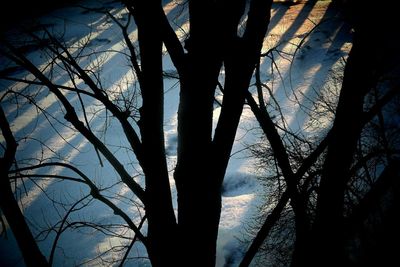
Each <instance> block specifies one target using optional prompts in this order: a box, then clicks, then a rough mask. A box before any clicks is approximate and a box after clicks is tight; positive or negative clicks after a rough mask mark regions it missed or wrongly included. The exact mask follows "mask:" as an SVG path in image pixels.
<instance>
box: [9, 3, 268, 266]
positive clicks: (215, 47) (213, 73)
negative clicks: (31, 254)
mask: <svg viewBox="0 0 400 267" xmlns="http://www.w3.org/2000/svg"><path fill="white" fill-rule="evenodd" d="M123 2H124V4H125V7H126V9H127V10H128V13H129V14H128V17H129V19H128V21H130V16H132V18H133V19H134V22H135V27H137V40H135V39H133V38H132V37H131V36H129V33H128V27H129V25H127V24H126V25H124V24H123V23H122V22H120V21H119V20H118V18H117V17H113V15H112V13H111V12H109V15H111V19H112V20H113V21H114V22H115V23H116V24H118V25H119V26H120V28H121V30H122V38H124V41H125V45H126V48H127V49H126V52H127V53H128V55H127V56H128V58H129V60H130V65H131V68H132V71H133V73H134V76H135V78H136V81H135V84H136V85H138V86H139V87H140V100H139V106H140V108H137V106H135V105H134V103H131V102H129V101H128V100H129V99H128V98H127V96H128V95H129V94H128V95H126V94H124V93H120V94H118V92H117V93H115V92H110V91H107V90H106V89H104V88H105V87H103V85H102V83H101V71H100V70H101V64H102V58H101V56H100V55H98V52H97V51H92V52H90V53H88V52H87V51H88V50H87V49H85V48H86V47H88V46H89V40H87V42H86V43H85V42H84V43H78V44H77V45H78V48H77V49H76V47H71V46H69V44H68V43H65V42H63V41H62V40H61V39H60V38H58V37H56V36H55V34H53V33H51V32H50V31H48V30H43V31H41V32H40V33H39V34H37V33H32V32H28V33H27V34H28V37H29V40H30V42H33V43H35V44H36V45H37V47H40V48H41V49H42V50H43V53H44V55H46V56H47V57H48V58H49V61H48V63H46V64H44V65H41V66H38V65H37V64H35V63H34V62H33V61H32V60H31V59H30V58H29V55H28V54H27V53H26V52H24V51H23V49H21V48H20V47H18V45H16V44H15V43H13V42H11V41H10V40H7V39H3V40H2V47H1V54H2V55H3V56H4V57H6V58H8V60H9V61H11V62H13V63H12V64H11V65H13V64H14V66H19V67H21V68H23V69H25V70H27V71H28V72H29V73H31V75H32V76H30V77H29V78H27V79H25V78H22V79H21V78H18V77H12V75H9V72H8V71H4V72H3V73H2V74H3V75H2V76H3V79H8V80H14V81H19V82H22V83H26V84H28V85H37V86H41V87H43V88H47V90H48V92H49V93H50V94H52V95H54V96H55V97H56V99H57V102H58V103H59V104H60V107H61V109H62V113H63V115H64V119H65V121H66V122H65V124H66V126H67V127H72V128H73V129H74V131H76V132H79V134H81V135H82V136H83V137H84V138H85V139H86V140H87V141H88V142H90V144H91V145H92V146H93V148H94V150H95V151H96V152H97V153H98V157H99V159H100V163H101V162H102V160H101V158H105V159H106V160H107V161H108V163H109V164H110V165H111V166H112V167H113V168H114V170H115V171H116V173H117V174H118V176H119V179H120V182H121V183H122V184H124V186H125V187H126V188H128V189H129V190H130V191H131V192H132V193H133V194H134V195H135V196H136V198H137V200H136V201H137V202H139V203H140V205H141V206H143V209H144V210H145V216H144V217H143V218H145V219H146V221H147V231H146V234H144V233H143V232H142V231H141V225H142V224H143V221H141V222H134V221H132V218H130V216H129V215H128V214H127V213H126V212H125V211H124V210H122V209H121V208H119V207H118V206H117V205H116V204H115V203H114V202H113V201H111V200H110V197H108V196H107V194H106V191H105V188H100V187H99V186H98V185H96V184H95V183H94V182H93V181H92V179H90V178H89V177H87V176H86V175H85V174H84V173H83V172H81V171H79V170H78V169H77V168H76V167H74V166H71V165H68V164H66V163H62V162H61V163H57V164H58V166H61V167H64V168H67V169H70V170H71V171H72V172H74V173H75V174H74V175H75V176H52V175H51V174H47V175H45V174H43V177H48V178H51V179H61V180H63V181H75V182H78V183H81V184H83V185H86V186H87V187H88V188H89V194H87V195H84V196H82V197H81V198H79V199H78V200H76V201H75V202H74V203H71V204H69V208H68V209H66V210H65V211H64V213H65V215H62V216H60V220H59V221H57V222H55V223H54V224H53V227H51V228H54V229H55V231H56V236H55V243H54V245H53V249H52V252H51V255H50V257H49V259H48V261H49V263H50V264H52V263H53V253H54V249H55V248H56V247H57V245H56V243H57V240H58V239H59V237H60V235H61V234H62V233H63V232H64V231H65V229H72V228H74V227H75V228H76V227H77V226H78V225H84V226H85V227H91V225H90V224H89V223H87V222H84V221H81V222H79V221H77V222H75V223H71V222H69V220H68V218H69V217H71V216H72V214H73V213H74V212H75V211H76V210H78V209H81V208H83V207H85V206H86V205H88V202H87V201H91V199H95V200H98V201H100V202H101V203H103V204H105V205H106V206H108V207H109V208H110V209H111V210H112V211H113V212H114V213H115V214H116V215H118V216H119V217H120V218H121V219H122V220H123V222H124V224H125V225H126V226H127V227H128V228H129V229H130V230H131V231H133V233H134V238H133V239H132V241H131V242H132V243H133V242H134V241H136V240H138V241H140V242H141V243H142V244H143V245H144V247H145V248H146V250H147V253H148V257H149V259H150V261H151V264H152V265H153V266H187V265H188V264H189V265H195V266H214V265H215V256H216V240H217V234H218V224H219V220H220V213H221V185H222V181H223V178H224V175H225V171H226V167H227V164H228V161H229V157H230V153H231V149H232V145H233V143H234V137H235V133H236V129H237V127H238V124H239V119H240V116H241V113H242V109H243V105H244V101H245V96H246V92H247V88H248V86H249V83H250V79H251V77H252V74H253V70H254V68H255V65H256V62H257V60H258V58H259V54H260V50H261V46H262V42H263V39H264V36H265V33H266V30H267V27H268V23H269V19H270V9H271V3H272V1H261V0H254V1H250V2H249V3H247V1H244V0H243V1H237V2H235V3H234V4H232V3H230V2H229V1H206V2H204V1H203V2H202V3H199V2H196V1H189V2H188V3H185V4H184V7H188V9H189V21H190V36H189V38H187V39H186V40H184V42H185V49H186V51H185V50H184V48H183V45H182V43H181V40H179V38H178V37H177V35H176V33H175V32H174V30H173V28H172V27H171V25H170V23H169V21H168V19H167V17H166V15H165V13H164V11H163V8H162V5H161V1H151V2H150V1H123ZM247 5H248V8H246V6H247ZM245 12H247V21H246V29H245V31H244V33H243V35H241V36H239V35H238V30H237V29H238V25H239V23H240V22H241V20H242V17H243V15H244V14H245ZM205 14H208V15H207V16H205ZM221 14H226V16H221ZM215 25H219V26H218V27H215ZM163 44H164V45H165V46H166V48H167V51H168V53H169V55H170V57H171V59H172V62H173V64H174V66H175V68H176V70H177V73H178V75H179V80H180V99H179V110H178V157H177V163H176V168H175V171H174V178H175V184H176V189H177V195H178V207H177V209H178V218H175V213H174V209H173V203H172V196H171V189H170V188H171V187H170V182H169V175H168V168H167V160H166V152H165V141H164V129H163V120H164V115H163V112H164V111H163V110H164V108H163V106H164V85H163V66H162V57H163V52H162V48H163ZM137 51H138V52H137ZM91 58H95V60H94V62H95V64H94V65H93V64H87V60H88V59H89V60H90V59H91ZM85 64H86V65H85ZM222 67H223V68H224V69H225V77H224V78H225V82H224V99H223V102H222V109H221V115H220V117H219V119H218V123H217V126H216V128H215V130H214V132H215V134H214V136H212V133H213V127H212V120H213V105H214V94H215V90H216V86H217V83H218V78H219V76H220V71H221V68H222ZM58 71H61V72H64V73H66V75H67V77H68V79H69V81H68V84H69V85H61V84H60V83H59V82H57V79H56V78H58V77H56V76H55V75H54V74H55V73H57V72H58ZM64 84H65V83H64ZM83 84H84V86H83ZM132 93H134V92H132ZM38 94H40V93H39V92H37V93H36V94H35V93H33V94H32V95H30V96H28V97H27V98H28V99H29V101H31V100H34V101H32V102H33V103H35V102H37V100H36V101H35V99H31V96H32V97H34V96H35V95H38ZM7 95H14V96H18V93H17V92H16V91H13V90H12V89H10V90H9V91H8V92H7ZM73 95H75V96H76V98H73V97H72V96H73ZM115 95H117V97H114V96H115ZM4 98H6V97H5V96H3V99H4ZM85 99H92V100H93V101H95V103H96V105H100V106H101V108H102V109H104V110H106V111H107V113H109V114H111V115H112V118H113V119H115V120H116V121H118V123H119V127H121V129H122V131H123V133H124V138H126V140H127V141H128V144H129V146H130V147H129V149H130V150H131V152H133V154H134V155H135V157H136V160H137V161H138V163H139V165H140V167H141V172H142V173H143V176H144V177H145V187H143V186H142V185H140V184H139V183H138V182H137V181H135V179H134V175H132V174H131V173H129V172H128V170H127V168H126V166H124V165H123V164H122V163H121V162H120V161H119V160H118V158H117V157H116V156H115V155H114V154H113V152H112V150H111V149H110V147H109V146H108V145H107V143H105V142H103V141H102V140H101V138H100V137H99V136H98V135H97V133H96V132H95V131H94V130H92V126H91V117H90V111H89V110H88V109H87V106H85ZM121 99H122V101H118V100H121ZM121 103H122V105H121ZM38 106H40V105H38ZM136 111H138V112H136ZM107 118H108V117H107ZM205 155H206V156H205ZM51 164H56V163H51V162H46V160H43V162H40V163H39V164H33V165H30V166H28V167H26V168H25V167H24V168H19V167H18V166H17V165H15V166H14V167H13V168H10V171H8V172H11V173H14V174H15V175H14V177H13V178H14V179H17V178H20V177H29V178H30V179H33V178H34V177H35V174H32V173H27V172H29V171H32V170H33V169H37V168H39V169H41V168H43V170H46V167H49V166H50V165H51ZM101 164H102V163H101ZM10 166H11V165H10ZM76 175H77V176H78V177H79V178H76ZM5 181H6V182H7V180H6V179H5ZM43 190H44V192H46V190H45V189H43ZM64 206H65V205H64ZM94 227H95V228H98V229H100V228H101V229H110V228H109V227H103V228H102V227H100V226H99V225H96V226H94ZM43 233H44V232H43ZM130 247H131V245H129V246H128V247H124V249H125V250H128V251H129V248H130ZM182 255H185V256H184V257H183V256H182ZM125 258H126V257H123V259H125ZM188 260H189V261H190V263H188V262H187V261H188ZM122 261H123V260H122ZM192 261H194V262H192Z"/></svg>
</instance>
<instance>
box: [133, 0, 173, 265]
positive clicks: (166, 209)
mask: <svg viewBox="0 0 400 267" xmlns="http://www.w3.org/2000/svg"><path fill="white" fill-rule="evenodd" d="M135 8H137V10H135V11H134V12H135V13H134V16H135V20H136V23H137V24H138V40H139V48H140V59H141V84H140V86H141V94H142V107H141V108H140V121H139V123H138V124H139V127H140V133H141V137H142V149H141V151H140V153H141V154H140V159H141V166H142V168H143V172H144V174H145V179H146V197H145V203H144V204H145V208H146V215H147V218H148V236H147V238H148V241H149V242H148V253H149V258H150V260H151V263H152V266H154V267H157V266H176V260H177V258H178V256H177V255H178V254H177V252H178V251H177V244H178V243H177V240H176V235H177V224H176V219H175V214H174V210H173V206H172V196H171V190H170V184H169V177H168V169H167V163H166V157H165V143H164V127H163V126H164V87H163V76H162V39H161V37H162V33H161V32H160V29H161V18H162V17H161V16H158V15H155V16H149V14H152V13H155V14H157V12H162V8H161V1H137V3H136V6H135Z"/></svg>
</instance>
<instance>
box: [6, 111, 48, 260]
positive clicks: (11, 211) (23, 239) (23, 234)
mask: <svg viewBox="0 0 400 267" xmlns="http://www.w3.org/2000/svg"><path fill="white" fill-rule="evenodd" d="M0 128H1V132H2V133H3V136H4V139H5V141H6V145H7V147H6V150H5V152H4V156H3V158H0V208H1V210H2V212H3V214H4V216H5V218H6V220H7V222H8V225H9V226H10V228H11V231H12V232H13V234H14V236H15V239H16V240H17V243H18V246H19V248H20V250H21V252H22V256H23V257H24V261H25V264H26V265H27V266H28V267H31V266H32V267H33V266H49V264H48V262H47V260H46V258H45V257H44V256H43V255H42V253H41V252H40V250H39V247H38V246H37V244H36V241H35V239H34V238H33V236H32V233H31V231H30V229H29V226H28V225H27V224H26V221H25V218H24V215H23V214H22V212H21V210H20V208H19V206H18V203H17V201H16V200H15V198H14V195H13V192H12V189H11V186H10V181H9V178H8V171H9V169H10V168H11V166H12V162H13V160H14V157H15V153H16V149H17V143H16V142H15V139H14V137H13V135H12V133H11V130H10V126H9V124H8V122H7V119H6V117H5V114H4V112H3V109H2V108H1V107H0Z"/></svg>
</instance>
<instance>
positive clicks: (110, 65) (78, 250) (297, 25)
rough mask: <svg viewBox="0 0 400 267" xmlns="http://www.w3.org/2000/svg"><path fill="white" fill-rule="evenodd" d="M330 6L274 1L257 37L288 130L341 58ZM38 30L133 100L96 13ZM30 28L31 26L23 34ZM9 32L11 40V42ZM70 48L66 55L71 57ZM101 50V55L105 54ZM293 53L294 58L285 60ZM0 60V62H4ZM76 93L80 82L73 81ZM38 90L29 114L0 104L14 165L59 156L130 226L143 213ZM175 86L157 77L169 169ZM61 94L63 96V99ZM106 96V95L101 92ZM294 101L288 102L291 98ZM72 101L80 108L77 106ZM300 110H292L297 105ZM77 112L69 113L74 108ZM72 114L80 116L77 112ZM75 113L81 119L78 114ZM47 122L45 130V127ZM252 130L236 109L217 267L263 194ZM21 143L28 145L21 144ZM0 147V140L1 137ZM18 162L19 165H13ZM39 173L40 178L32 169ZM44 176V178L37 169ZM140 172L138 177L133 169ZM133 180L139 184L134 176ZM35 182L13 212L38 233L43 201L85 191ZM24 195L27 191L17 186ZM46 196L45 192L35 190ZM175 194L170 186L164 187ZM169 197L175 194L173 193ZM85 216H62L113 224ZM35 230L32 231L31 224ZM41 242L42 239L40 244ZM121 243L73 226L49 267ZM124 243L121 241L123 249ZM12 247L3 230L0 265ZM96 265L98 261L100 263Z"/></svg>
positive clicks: (99, 123) (102, 123) (106, 216)
mask: <svg viewBox="0 0 400 267" xmlns="http://www.w3.org/2000/svg"><path fill="white" fill-rule="evenodd" d="M164 2H165V6H164V9H165V12H166V14H167V15H168V17H169V18H170V19H171V20H173V21H174V23H175V24H174V25H175V26H174V27H175V29H176V32H177V33H178V35H179V36H180V37H182V38H184V36H185V34H186V33H187V29H188V24H187V17H188V15H187V13H185V11H182V9H181V8H180V7H178V6H176V5H175V3H174V2H169V1H164ZM328 4H329V1H318V2H314V1H301V2H296V4H294V5H287V4H283V3H281V2H276V3H274V5H273V11H272V20H271V25H270V30H269V32H268V36H267V38H266V39H265V44H264V48H263V52H266V51H268V50H269V49H271V48H272V47H276V50H275V52H272V55H273V56H274V60H275V64H276V65H274V64H272V63H271V58H269V57H264V58H263V61H262V62H261V67H262V72H261V74H262V79H263V81H265V82H266V83H267V84H268V85H269V86H270V88H271V89H272V91H273V93H274V97H275V99H276V100H277V101H278V102H279V103H280V104H281V110H282V112H283V114H284V115H285V116H286V120H287V122H288V127H290V128H291V129H292V130H294V131H297V130H298V131H303V132H305V133H307V129H305V128H304V127H305V125H306V122H307V115H306V113H305V110H306V108H307V105H309V101H308V100H309V99H312V98H313V97H315V91H316V90H318V88H321V87H322V86H323V85H324V83H326V79H327V77H328V75H329V70H331V69H332V68H333V66H334V65H335V64H336V63H337V62H338V61H339V60H340V59H341V57H343V56H346V55H347V53H348V51H349V48H350V46H351V42H350V33H349V29H348V27H346V25H344V24H343V23H342V22H341V20H340V18H337V17H336V13H335V11H334V10H327V7H328ZM81 5H83V6H88V7H101V6H102V7H109V8H112V12H111V13H112V14H113V15H114V16H115V17H117V18H119V19H120V20H121V21H122V22H126V21H127V16H126V12H125V10H124V9H123V8H122V7H121V6H119V5H118V4H117V3H115V2H113V1H106V0H101V1H95V0H85V1H82V2H81ZM40 21H41V24H42V25H46V27H48V29H49V30H50V31H52V32H54V33H55V34H62V35H63V39H64V40H65V41H66V42H67V43H68V45H69V46H70V47H71V49H72V51H71V52H72V53H73V52H76V51H77V50H78V48H79V47H80V46H81V45H82V44H83V43H86V49H85V51H86V52H92V53H99V52H102V53H99V54H96V55H101V56H96V57H95V56H92V57H91V56H89V57H86V58H85V59H82V61H81V64H82V65H83V66H87V67H88V66H92V67H94V68H96V66H97V65H101V69H98V70H99V71H100V72H101V80H102V85H103V88H106V90H107V91H109V92H114V94H115V96H118V95H119V94H123V95H125V96H126V97H127V98H130V99H131V100H132V103H133V102H134V101H135V95H129V94H128V92H132V90H133V83H132V81H133V80H134V79H135V78H134V75H133V74H132V72H131V70H129V67H127V66H128V61H127V58H126V56H125V55H124V54H122V53H121V52H123V51H125V49H126V47H125V45H124V43H123V41H122V38H121V31H120V29H119V28H118V27H117V26H116V25H115V24H114V23H112V20H111V19H110V18H109V17H108V16H107V15H104V14H99V13H97V12H94V11H88V10H84V9H82V8H80V7H65V8H62V9H58V10H55V11H53V12H52V13H50V14H48V15H47V16H43V17H42V18H40ZM31 30H32V29H31ZM129 32H130V36H131V38H135V35H136V29H135V26H130V27H129ZM12 34H13V31H11V33H10V35H9V36H11V37H12V38H15V39H18V38H19V36H13V35H12ZM25 48H26V49H30V50H31V53H30V54H29V57H30V59H31V60H32V61H33V62H34V63H35V64H36V65H37V66H42V65H44V64H46V58H45V57H44V56H43V55H41V54H40V53H39V52H37V49H38V47H29V45H28V44H26V46H25ZM74 49H75V50H76V51H73V50H74ZM104 51H107V52H104ZM293 55H294V57H293ZM1 60H2V63H1V64H2V65H3V66H4V65H5V67H9V66H8V65H7V61H6V60H4V59H3V58H1ZM3 60H4V61H3ZM164 69H165V71H167V72H168V71H173V70H174V68H173V66H172V64H171V62H170V59H169V57H168V55H166V56H165V58H164ZM54 71H55V73H54V74H53V80H54V81H56V82H57V83H58V84H64V85H70V82H69V78H68V77H65V72H63V70H62V69H61V68H59V67H55V68H54ZM13 74H14V75H16V76H18V77H19V78H30V76H29V75H28V76H27V74H26V73H25V72H24V71H22V70H20V69H16V70H14V73H13ZM0 86H1V91H0V97H1V98H3V96H4V94H5V93H6V91H7V89H8V88H9V89H10V88H12V89H13V90H14V91H18V92H21V93H29V92H33V91H34V90H37V89H38V88H39V87H37V88H36V89H35V88H34V89H32V86H30V87H29V88H26V87H25V85H23V84H21V83H15V82H11V81H4V80H0ZM77 86H78V87H82V86H84V84H77ZM37 91H39V92H40V93H39V94H38V95H37V96H35V98H36V100H37V101H38V102H37V103H38V104H37V105H38V106H39V107H40V108H41V109H38V108H37V107H34V106H32V105H29V103H20V102H19V103H18V105H17V103H15V101H13V98H12V95H11V94H10V95H8V96H7V97H5V99H3V100H2V102H1V105H2V106H3V108H4V109H5V110H6V112H7V117H8V119H9V120H10V122H11V126H12V129H13V131H14V133H15V135H16V137H17V139H18V140H19V147H18V154H17V157H18V159H19V160H28V159H31V158H41V159H43V160H46V159H49V158H54V159H55V158H59V159H64V160H66V161H67V162H71V163H72V164H74V165H76V166H77V167H79V168H80V169H81V170H82V171H83V172H84V173H85V174H86V175H88V176H89V177H91V178H92V179H93V180H94V181H95V183H96V184H97V185H98V186H99V187H101V188H107V187H110V188H108V189H107V191H106V194H107V195H111V194H112V193H117V194H118V195H119V196H120V198H119V199H116V200H115V201H114V203H117V204H118V205H119V206H120V207H122V208H123V209H125V210H127V212H128V213H129V215H131V217H132V218H136V219H135V221H136V222H138V221H139V220H140V217H141V216H142V215H143V210H142V207H138V206H135V203H133V201H132V196H131V194H130V193H129V190H126V188H124V186H121V185H120V184H116V185H115V183H116V182H117V179H116V177H117V175H116V174H115V172H114V171H113V169H112V167H111V166H110V165H109V164H107V162H104V167H100V164H99V159H98V157H97V156H96V154H95V152H94V150H93V147H92V146H91V145H90V144H89V143H88V142H87V141H85V139H84V138H82V136H81V135H79V134H77V133H76V132H75V131H74V130H73V129H70V128H69V127H68V126H67V125H64V124H62V123H61V122H60V121H58V120H57V118H58V119H61V120H62V119H63V118H62V111H61V109H60V106H59V104H58V103H57V100H56V99H55V97H54V96H53V95H51V94H47V93H46V92H47V91H46V90H44V89H40V90H37ZM178 94H179V86H178V85H177V81H176V80H174V79H165V125H164V129H165V139H166V150H167V153H168V164H169V168H170V170H171V179H170V180H171V184H172V186H173V184H174V181H173V179H172V170H173V168H174V164H175V159H176V123H177V120H176V111H177V105H178ZM66 95H67V96H68V97H70V96H69V95H68V93H66ZM110 95H113V93H110ZM294 99H296V101H294ZM71 100H75V103H79V102H78V99H76V96H75V99H73V98H71ZM83 101H84V102H85V106H86V107H87V110H88V111H89V112H88V115H89V120H90V123H91V124H90V125H91V128H92V130H93V131H94V132H97V133H98V135H99V136H100V137H101V139H102V140H104V141H105V143H107V144H108V145H109V147H111V149H112V151H113V153H114V154H115V155H116V156H117V157H118V159H119V160H120V161H121V162H122V163H123V164H124V166H126V168H127V170H128V171H129V172H130V173H137V171H136V170H138V169H140V168H139V167H138V164H137V163H136V161H135V159H134V157H132V153H131V152H130V151H129V150H128V149H126V147H127V142H126V141H125V140H124V139H123V138H122V137H123V136H122V134H121V129H120V127H119V125H118V123H116V122H115V121H113V120H112V119H111V118H110V117H109V114H107V113H105V112H104V110H102V109H101V107H99V106H98V103H96V102H94V101H92V100H89V99H86V98H85V99H83ZM299 103H301V105H299ZM79 109H80V108H79V107H78V110H79ZM80 110H81V109H80ZM218 114H219V108H218V107H217V108H216V109H215V118H216V119H217V118H218ZM81 116H83V114H81ZM50 123H51V124H52V125H50ZM256 126H257V123H256V121H255V119H254V117H253V115H252V113H251V110H250V109H249V108H247V107H246V108H245V109H244V112H243V116H242V120H241V124H240V127H239V129H238V132H237V135H236V140H237V141H236V143H235V145H234V149H233V153H232V158H231V161H230V163H229V166H228V170H227V175H226V178H225V181H224V184H223V200H222V201H223V202H222V215H221V223H220V231H219V238H218V255H217V265H218V266H228V265H229V266H235V265H236V264H237V261H238V260H240V253H241V252H243V250H245V248H244V247H243V244H242V243H240V242H239V241H238V239H237V238H238V237H239V238H240V237H242V235H243V232H244V229H245V225H246V223H247V222H248V221H249V220H251V218H252V217H253V216H254V215H255V213H256V212H257V209H256V207H257V205H259V204H260V203H261V202H262V198H263V192H262V191H263V188H262V186H261V185H260V182H259V180H258V179H257V172H256V170H255V168H254V162H253V161H252V160H251V159H250V158H249V152H248V151H247V150H245V149H244V148H245V147H246V146H247V145H251V144H252V143H254V142H256V141H258V138H259V136H260V131H259V130H257V129H256ZM25 137H28V138H25ZM0 141H1V142H2V143H3V142H4V138H3V136H1V135H0ZM22 165H23V162H22ZM47 171H48V173H51V174H59V175H69V174H71V173H70V172H68V171H66V170H63V169H61V168H59V167H51V168H47ZM38 173H40V172H38ZM42 173H43V172H42ZM139 174H140V171H139ZM138 182H140V183H141V182H143V181H141V179H140V175H138ZM36 183H37V184H36V185H35V184H33V183H32V182H26V183H25V184H23V183H22V182H21V181H17V184H18V186H17V188H18V189H17V190H16V193H17V194H18V196H19V198H20V199H21V200H20V205H21V207H22V208H23V211H24V214H25V215H26V216H27V218H28V219H29V221H30V222H31V223H32V226H35V225H36V226H39V225H41V226H45V225H51V224H52V223H54V222H56V221H57V220H60V218H61V216H62V214H64V213H65V212H66V211H65V210H62V209H61V208H60V206H58V205H56V204H52V202H51V201H49V198H52V199H55V200H57V201H60V202H62V203H70V204H71V203H73V201H74V200H76V199H78V198H80V197H83V196H85V195H86V194H87V193H88V190H87V188H85V187H84V186H79V185H76V183H72V182H62V183H58V182H54V180H48V179H37V180H36ZM25 188H26V189H25ZM43 190H46V191H45V192H46V194H44V193H43ZM173 190H174V188H173ZM174 198H175V200H176V196H175V193H174ZM87 204H88V207H86V208H85V212H84V213H82V212H81V213H80V212H76V213H73V214H71V221H72V220H75V221H82V222H83V221H89V220H94V221H97V222H101V223H103V224H111V223H112V224H118V223H121V221H120V220H119V219H118V218H115V216H113V213H112V212H111V211H110V210H108V209H107V208H105V207H104V206H103V205H102V204H99V203H96V202H90V203H87ZM33 229H34V232H35V233H38V231H39V229H36V228H35V227H33ZM116 232H118V234H121V235H122V236H123V235H132V233H130V232H129V231H127V230H126V229H123V228H116ZM43 236H44V235H42V236H41V237H43ZM53 238H54V233H49V236H48V238H47V239H45V240H44V241H42V242H40V248H41V249H42V251H43V252H44V254H45V255H48V254H49V251H50V248H51V245H52V240H53ZM120 242H122V243H124V242H125V240H124V239H123V238H121V236H115V237H109V236H106V235H102V234H99V233H96V234H95V233H94V232H93V231H91V230H85V229H83V228H82V229H81V230H79V231H78V233H77V232H72V231H71V232H66V233H65V234H63V235H62V237H61V239H60V242H59V246H58V247H59V248H57V250H56V254H55V262H54V265H55V266H75V265H80V264H82V263H84V262H85V259H89V258H91V257H93V255H94V254H98V253H99V252H100V253H101V252H103V251H105V250H107V249H108V248H109V247H110V246H113V245H118V244H119V243H120ZM124 244H125V243H124ZM15 247H16V244H15V241H14V240H13V237H12V234H11V233H10V231H7V239H5V238H0V265H2V266H3V265H6V266H7V265H10V266H14V265H15V266H23V265H22V264H23V263H22V261H21V259H20V255H19V253H18V250H16V249H15ZM131 255H132V256H133V257H135V256H136V257H140V256H145V254H144V251H143V248H142V247H140V245H138V246H137V247H134V249H132V252H131ZM105 259H107V257H106V256H105ZM98 264H99V261H98V260H97V261H93V262H86V263H84V264H83V265H85V266H95V265H98ZM147 264H148V263H147ZM127 266H146V260H143V259H137V260H131V261H128V262H127Z"/></svg>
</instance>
